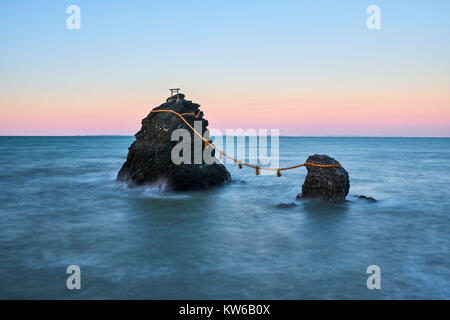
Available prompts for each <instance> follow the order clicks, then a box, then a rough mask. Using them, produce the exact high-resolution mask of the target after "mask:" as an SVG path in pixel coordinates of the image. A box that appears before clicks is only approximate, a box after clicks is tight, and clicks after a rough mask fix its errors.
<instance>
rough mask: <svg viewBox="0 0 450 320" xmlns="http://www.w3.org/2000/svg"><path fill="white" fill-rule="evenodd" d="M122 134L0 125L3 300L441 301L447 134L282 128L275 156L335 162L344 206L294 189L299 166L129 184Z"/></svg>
mask: <svg viewBox="0 0 450 320" xmlns="http://www.w3.org/2000/svg"><path fill="white" fill-rule="evenodd" d="M133 141H134V137H133V136H76V137H0V191H1V192H0V299H449V298H450V254H449V248H450V187H449V186H450V139H447V138H363V137H345V138H337V137H332V138H327V137H281V138H280V140H279V156H280V166H289V165H295V164H298V163H302V162H304V161H305V160H306V159H307V157H308V156H309V155H312V154H327V155H329V156H331V157H333V158H335V159H336V160H338V161H340V163H341V164H342V166H343V167H344V168H345V169H346V170H347V171H348V173H349V176H350V184H351V187H350V192H349V195H348V196H347V200H348V201H346V202H345V203H342V204H330V203H323V202H316V201H304V200H296V196H297V194H299V193H300V192H301V187H302V184H303V181H304V178H305V175H306V169H305V168H304V167H302V168H298V169H295V170H289V171H283V172H282V176H281V177H277V176H276V175H275V174H269V175H267V174H262V175H255V171H254V170H253V169H250V168H245V167H244V168H243V169H239V168H238V167H237V166H236V165H234V164H226V167H227V169H228V170H229V171H230V173H231V176H232V181H231V182H229V183H226V184H224V185H223V186H220V187H217V188H213V189H210V190H207V191H197V192H182V193H171V192H166V191H163V190H162V189H161V188H159V187H155V186H146V187H139V188H128V187H127V186H126V185H124V184H123V183H117V182H116V181H115V178H116V175H117V172H118V171H119V169H120V168H121V166H122V164H123V162H124V161H125V159H126V156H127V152H128V147H129V146H130V144H131V143H132V142H133ZM359 195H365V196H368V197H373V198H375V199H376V200H377V202H375V203H372V202H368V201H365V200H360V199H359V198H358V196H359ZM292 203H293V204H292ZM280 204H289V205H287V206H280ZM73 265H75V266H78V267H79V270H80V273H79V276H80V277H79V278H78V279H79V284H80V289H69V288H68V282H70V281H68V278H69V277H71V276H72V274H71V273H70V272H69V273H67V271H68V269H67V268H68V267H69V266H73ZM370 266H376V268H378V269H377V270H378V271H379V272H375V273H376V274H375V273H374V271H373V270H374V269H373V267H370ZM374 276H376V277H377V281H379V283H378V286H377V287H375V288H374V287H373V283H374V282H373V279H374V278H373V277H374ZM72 279H73V278H72ZM69 280H70V279H69ZM368 282H369V285H368ZM370 283H371V284H372V286H371V285H370Z"/></svg>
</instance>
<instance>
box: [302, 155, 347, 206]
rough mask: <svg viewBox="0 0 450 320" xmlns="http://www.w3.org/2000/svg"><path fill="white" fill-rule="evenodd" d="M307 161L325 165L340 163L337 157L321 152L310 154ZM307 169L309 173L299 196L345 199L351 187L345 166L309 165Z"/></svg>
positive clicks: (342, 200) (340, 200)
mask: <svg viewBox="0 0 450 320" xmlns="http://www.w3.org/2000/svg"><path fill="white" fill-rule="evenodd" d="M306 162H309V163H317V164H325V165H337V164H338V162H337V161H336V160H335V159H333V158H331V157H329V156H327V155H319V154H315V155H313V156H309V157H308V159H307V160H306ZM306 169H307V170H308V173H307V175H306V178H305V182H304V183H303V186H302V193H301V194H299V195H298V196H297V198H299V199H307V198H312V199H319V200H323V201H327V202H335V203H340V202H344V201H345V197H346V196H347V194H348V191H349V189H350V180H349V177H348V173H347V171H346V170H345V169H344V168H343V167H331V168H320V167H314V166H308V165H307V166H306Z"/></svg>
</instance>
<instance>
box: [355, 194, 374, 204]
mask: <svg viewBox="0 0 450 320" xmlns="http://www.w3.org/2000/svg"><path fill="white" fill-rule="evenodd" d="M355 197H357V198H358V199H360V200H366V201H367V202H377V200H376V199H375V198H372V197H366V196H363V195H360V196H355Z"/></svg>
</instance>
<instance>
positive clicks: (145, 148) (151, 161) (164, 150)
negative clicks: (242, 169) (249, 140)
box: [117, 93, 231, 191]
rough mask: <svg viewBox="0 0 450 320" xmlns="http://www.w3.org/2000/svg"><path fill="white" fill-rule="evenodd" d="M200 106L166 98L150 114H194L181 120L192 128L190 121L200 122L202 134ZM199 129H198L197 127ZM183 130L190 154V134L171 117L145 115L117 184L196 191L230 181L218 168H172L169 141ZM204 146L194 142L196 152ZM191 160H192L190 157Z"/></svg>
mask: <svg viewBox="0 0 450 320" xmlns="http://www.w3.org/2000/svg"><path fill="white" fill-rule="evenodd" d="M199 107H200V105H198V104H196V103H192V101H188V100H185V99H184V95H183V94H181V93H180V94H179V95H178V96H175V95H174V96H172V97H169V98H168V99H167V100H166V103H163V104H162V105H160V106H159V107H156V108H154V109H153V110H160V109H170V110H173V111H176V112H178V113H180V114H181V113H195V114H198V118H196V117H195V116H192V115H185V116H184V118H185V119H186V120H187V121H188V122H189V124H190V125H192V126H193V127H194V121H201V131H202V132H201V133H203V132H204V131H205V130H206V128H207V126H208V121H207V120H206V119H204V118H203V112H201V111H200V110H199ZM198 127H199V125H198ZM179 128H184V129H187V130H188V131H189V132H190V133H191V150H192V154H193V153H194V148H195V146H194V141H195V139H194V133H193V132H192V130H191V129H190V128H189V127H188V126H187V125H186V124H185V123H184V122H183V120H182V119H181V118H179V117H178V116H177V115H175V114H171V113H167V112H159V113H152V112H151V113H149V115H148V116H147V117H146V118H145V119H143V120H142V128H141V130H139V132H138V133H136V135H135V136H136V141H135V142H133V144H132V145H131V146H130V147H129V148H128V150H129V151H128V156H127V160H126V162H125V163H124V164H123V166H122V168H121V169H120V171H119V173H118V175H117V180H118V181H123V182H127V183H128V185H129V186H139V185H145V184H154V183H158V184H161V185H164V187H166V189H169V190H174V191H177V190H200V189H206V188H209V187H212V186H217V185H220V184H222V183H223V182H225V181H229V180H230V179H231V177H230V174H229V172H228V171H227V169H225V167H224V166H223V165H222V164H218V163H213V164H206V163H205V162H204V161H203V163H201V164H193V163H194V162H193V161H191V164H179V165H177V164H174V163H173V162H172V159H171V152H172V149H173V147H174V146H175V145H176V144H177V143H178V141H171V135H172V132H173V131H174V130H175V129H179ZM199 145H201V148H202V151H203V149H204V144H203V143H199V141H197V142H196V146H197V148H198V147H199ZM192 159H193V157H192Z"/></svg>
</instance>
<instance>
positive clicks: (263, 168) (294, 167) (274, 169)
mask: <svg viewBox="0 0 450 320" xmlns="http://www.w3.org/2000/svg"><path fill="white" fill-rule="evenodd" d="M158 112H167V113H172V114H174V115H176V116H178V117H179V118H181V120H183V121H184V123H186V125H187V126H188V127H189V128H191V130H192V131H193V132H194V133H195V134H196V135H197V136H199V137H200V139H202V141H203V142H204V143H205V148H207V147H208V146H210V147H211V148H213V149H214V150H216V151H217V152H218V153H219V157H220V159H222V157H225V158H228V159H230V160H232V161H234V162H235V163H237V164H238V167H239V169H242V166H246V167H249V168H253V169H255V173H256V175H259V173H260V170H270V171H276V173H277V177H281V172H280V171H282V170H291V169H296V168H300V167H305V166H312V167H319V168H339V167H341V164H340V163H339V161H338V162H337V164H318V163H311V162H304V163H302V164H298V165H295V166H290V167H283V168H265V167H259V166H257V165H252V164H249V163H245V162H243V161H241V160H239V159H235V158H233V157H231V156H229V155H227V154H226V153H225V152H223V151H222V150H220V149H219V148H217V147H216V146H215V145H214V144H213V143H211V142H210V141H208V140H207V139H205V138H204V137H203V135H201V134H200V133H199V132H198V131H197V130H195V129H194V127H192V126H191V125H190V124H189V122H187V120H186V119H185V118H184V117H183V116H188V115H189V116H194V117H195V118H197V119H198V117H199V116H200V111H199V112H197V113H193V112H189V113H181V114H180V113H178V112H176V111H173V110H170V109H159V110H151V111H150V113H158Z"/></svg>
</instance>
